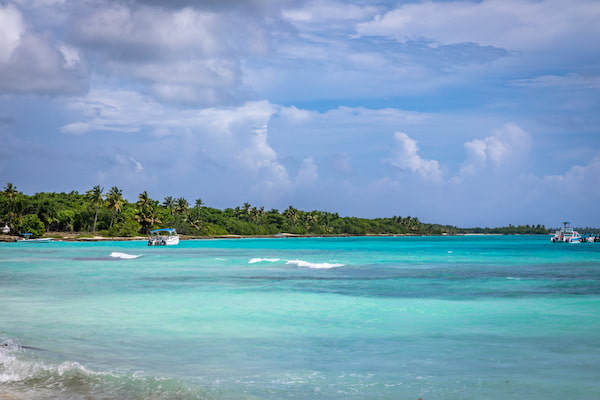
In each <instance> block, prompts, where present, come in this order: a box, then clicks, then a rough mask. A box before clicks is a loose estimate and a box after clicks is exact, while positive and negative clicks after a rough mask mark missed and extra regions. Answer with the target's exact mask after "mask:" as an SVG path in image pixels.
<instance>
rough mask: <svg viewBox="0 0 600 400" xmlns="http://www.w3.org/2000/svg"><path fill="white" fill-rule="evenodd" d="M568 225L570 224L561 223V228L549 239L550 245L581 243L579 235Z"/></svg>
mask: <svg viewBox="0 0 600 400" xmlns="http://www.w3.org/2000/svg"><path fill="white" fill-rule="evenodd" d="M569 224H570V222H563V226H562V228H560V229H559V230H557V231H556V232H554V236H552V238H551V239H550V240H551V241H552V243H556V242H564V243H581V240H582V239H581V235H580V234H579V232H577V231H575V230H573V228H571V226H570V225H569Z"/></svg>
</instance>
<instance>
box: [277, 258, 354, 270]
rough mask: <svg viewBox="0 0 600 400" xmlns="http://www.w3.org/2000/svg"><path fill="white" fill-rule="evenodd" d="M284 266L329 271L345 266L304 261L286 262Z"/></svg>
mask: <svg viewBox="0 0 600 400" xmlns="http://www.w3.org/2000/svg"><path fill="white" fill-rule="evenodd" d="M286 264H294V265H296V266H298V267H301V268H312V269H329V268H337V267H343V266H344V265H346V264H332V263H311V262H308V261H304V260H288V262H286Z"/></svg>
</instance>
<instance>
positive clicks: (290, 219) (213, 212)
mask: <svg viewBox="0 0 600 400" xmlns="http://www.w3.org/2000/svg"><path fill="white" fill-rule="evenodd" d="M0 223H2V226H4V225H5V224H6V225H8V226H9V227H10V229H11V233H12V234H18V233H24V232H29V233H32V234H33V236H34V237H40V236H43V235H44V234H51V233H52V232H72V233H93V234H94V235H101V236H109V237H110V236H112V237H117V236H124V237H131V236H138V235H146V234H147V233H148V232H149V231H150V230H151V229H155V228H162V227H172V228H176V229H177V231H178V232H179V233H181V234H184V235H191V236H221V235H274V234H277V233H282V232H285V233H291V234H300V235H343V234H347V235H366V234H392V235H393V234H414V235H441V234H461V233H500V234H533V233H543V234H546V233H548V231H547V229H546V228H545V227H544V226H541V225H536V226H530V225H523V226H512V225H509V226H508V227H505V228H473V229H463V228H457V227H454V226H448V225H437V224H428V223H423V222H421V221H419V219H418V218H416V217H409V216H407V217H398V216H394V217H390V218H374V219H367V218H355V217H340V216H339V215H338V214H337V213H331V212H325V211H302V210H298V209H296V208H294V207H292V206H289V207H288V208H287V209H285V210H284V211H283V212H279V211H278V210H276V209H271V210H265V209H264V207H256V206H253V205H251V204H249V203H244V204H243V205H241V206H239V207H236V208H226V209H225V210H219V209H216V208H212V207H207V206H205V205H204V202H203V201H202V200H201V199H196V200H195V201H194V203H193V204H190V203H189V202H188V200H186V199H185V198H183V197H178V198H175V197H171V196H169V197H165V198H164V199H163V200H162V201H159V200H155V199H152V198H150V196H149V195H148V193H147V192H145V191H144V192H143V193H141V194H140V195H139V196H138V200H137V202H135V203H130V202H128V201H127V200H125V199H124V198H123V192H122V190H121V189H119V188H117V187H113V188H111V189H110V190H109V191H107V192H104V189H103V188H102V187H100V186H95V187H93V188H92V189H91V190H89V191H87V192H86V193H78V192H76V191H72V192H70V193H36V194H34V195H33V196H29V195H26V194H23V193H22V192H19V191H18V190H17V188H16V186H14V185H13V184H12V183H8V184H6V186H5V187H4V190H3V191H2V192H0Z"/></svg>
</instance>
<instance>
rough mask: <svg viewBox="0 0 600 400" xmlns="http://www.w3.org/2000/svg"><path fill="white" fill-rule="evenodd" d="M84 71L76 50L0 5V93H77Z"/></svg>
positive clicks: (10, 7)
mask: <svg viewBox="0 0 600 400" xmlns="http://www.w3.org/2000/svg"><path fill="white" fill-rule="evenodd" d="M86 79H87V74H86V71H85V68H84V65H83V64H82V63H81V61H80V59H79V56H78V53H77V51H76V50H75V49H73V48H72V47H69V46H66V45H64V44H61V43H58V42H56V41H55V40H53V38H52V36H51V35H49V34H47V33H43V34H40V33H37V32H35V31H33V30H32V29H31V28H30V27H28V26H27V24H26V22H25V19H24V17H23V14H22V13H21V12H20V11H19V10H18V9H17V8H16V7H14V6H11V5H8V6H5V7H2V6H0V93H2V92H8V93H18V94H29V93H37V94H58V95H61V94H79V93H81V92H82V91H83V90H84V89H85V88H86Z"/></svg>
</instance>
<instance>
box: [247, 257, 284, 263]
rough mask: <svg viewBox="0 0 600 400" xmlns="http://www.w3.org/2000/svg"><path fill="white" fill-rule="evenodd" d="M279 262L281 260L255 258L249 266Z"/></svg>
mask: <svg viewBox="0 0 600 400" xmlns="http://www.w3.org/2000/svg"><path fill="white" fill-rule="evenodd" d="M279 260H280V259H279V258H253V259H251V260H250V261H248V264H256V263H259V262H277V261H279Z"/></svg>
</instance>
